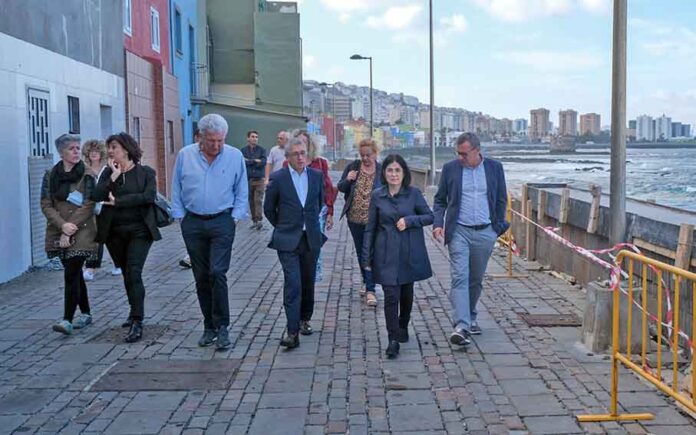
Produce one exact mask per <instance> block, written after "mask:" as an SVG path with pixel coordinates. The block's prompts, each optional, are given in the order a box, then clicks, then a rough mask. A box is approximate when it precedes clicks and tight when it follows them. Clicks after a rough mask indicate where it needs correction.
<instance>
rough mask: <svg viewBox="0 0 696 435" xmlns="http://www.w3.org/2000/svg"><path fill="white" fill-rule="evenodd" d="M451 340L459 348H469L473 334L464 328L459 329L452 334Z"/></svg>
mask: <svg viewBox="0 0 696 435" xmlns="http://www.w3.org/2000/svg"><path fill="white" fill-rule="evenodd" d="M449 340H450V343H452V344H455V345H457V346H468V345H470V344H471V334H469V331H467V330H466V329H464V328H457V329H455V330H454V332H453V333H452V334H450V338H449Z"/></svg>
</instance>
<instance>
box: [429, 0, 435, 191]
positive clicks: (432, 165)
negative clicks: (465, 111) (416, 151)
mask: <svg viewBox="0 0 696 435" xmlns="http://www.w3.org/2000/svg"><path fill="white" fill-rule="evenodd" d="M429 6H430V185H431V186H434V185H435V178H436V176H435V171H436V167H435V135H434V134H433V131H434V130H435V115H434V109H435V76H434V70H435V68H434V65H433V0H430V2H429Z"/></svg>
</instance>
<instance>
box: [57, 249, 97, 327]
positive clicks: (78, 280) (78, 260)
mask: <svg viewBox="0 0 696 435" xmlns="http://www.w3.org/2000/svg"><path fill="white" fill-rule="evenodd" d="M61 263H63V276H64V279H65V304H64V308H63V319H64V320H67V321H68V322H71V323H72V321H73V317H75V310H77V306H78V305H79V306H80V312H82V314H89V313H90V311H89V298H88V297H87V285H86V284H85V279H84V278H83V277H82V265H83V264H84V263H85V257H72V258H68V259H67V260H61Z"/></svg>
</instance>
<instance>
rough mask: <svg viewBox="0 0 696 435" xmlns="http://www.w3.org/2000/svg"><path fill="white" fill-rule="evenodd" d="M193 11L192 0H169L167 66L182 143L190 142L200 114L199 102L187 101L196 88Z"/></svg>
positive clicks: (195, 30)
mask: <svg viewBox="0 0 696 435" xmlns="http://www.w3.org/2000/svg"><path fill="white" fill-rule="evenodd" d="M197 14H198V7H197V5H196V0H169V17H170V19H171V22H170V25H169V29H170V31H169V33H170V34H169V39H170V47H171V56H170V59H171V63H172V65H171V66H172V68H171V69H172V72H173V73H174V75H175V76H176V78H177V79H178V80H179V110H180V111H181V129H182V134H183V139H184V140H183V142H184V145H188V144H190V143H192V142H193V131H194V128H195V125H196V123H197V122H198V119H199V116H200V112H199V105H196V104H193V103H192V101H191V97H192V95H194V93H195V88H196V74H195V73H194V72H195V71H196V65H197V59H198V56H197V53H196V48H197V47H196V34H197V32H199V31H200V29H198V28H197V26H198V16H197ZM204 30H205V29H204Z"/></svg>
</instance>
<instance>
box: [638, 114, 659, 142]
mask: <svg viewBox="0 0 696 435" xmlns="http://www.w3.org/2000/svg"><path fill="white" fill-rule="evenodd" d="M636 140H647V141H654V140H655V128H654V121H653V118H652V116H649V115H641V116H639V117H637V118H636Z"/></svg>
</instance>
